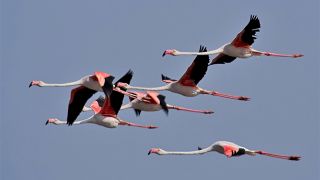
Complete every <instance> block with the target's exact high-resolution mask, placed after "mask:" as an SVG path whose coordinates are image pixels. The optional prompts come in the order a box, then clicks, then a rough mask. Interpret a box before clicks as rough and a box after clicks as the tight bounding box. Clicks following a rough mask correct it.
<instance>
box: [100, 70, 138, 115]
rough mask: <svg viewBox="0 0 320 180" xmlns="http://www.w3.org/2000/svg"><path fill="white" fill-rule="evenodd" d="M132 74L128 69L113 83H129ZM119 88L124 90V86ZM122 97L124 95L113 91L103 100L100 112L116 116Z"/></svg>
mask: <svg viewBox="0 0 320 180" xmlns="http://www.w3.org/2000/svg"><path fill="white" fill-rule="evenodd" d="M132 76H133V72H132V71H131V70H129V71H128V72H127V73H126V74H125V75H124V76H122V77H121V78H120V79H119V80H118V81H117V82H116V83H115V85H117V84H118V83H119V82H122V83H127V84H130V81H131V79H132ZM121 90H123V91H126V89H124V88H121ZM123 98H124V95H123V94H122V93H119V92H117V91H113V92H112V93H111V95H110V98H109V99H108V100H106V101H105V102H104V104H103V107H102V109H101V111H100V114H102V115H105V116H116V115H117V114H118V112H119V110H120V108H121V105H122V101H123Z"/></svg>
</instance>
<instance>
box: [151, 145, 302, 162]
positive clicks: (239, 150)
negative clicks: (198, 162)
mask: <svg viewBox="0 0 320 180" xmlns="http://www.w3.org/2000/svg"><path fill="white" fill-rule="evenodd" d="M211 151H215V152H218V153H220V154H224V155H225V156H226V157H228V158H231V157H234V156H241V155H245V154H246V155H250V156H255V155H256V154H260V155H265V156H269V157H273V158H280V159H286V160H293V161H298V160H300V158H301V157H300V156H285V155H279V154H272V153H268V152H265V151H260V150H249V149H247V148H245V147H242V146H239V145H237V144H235V143H232V142H228V141H217V142H215V143H213V144H212V145H210V146H209V147H207V148H204V149H202V148H200V147H198V150H197V151H186V152H178V151H165V150H163V149H160V148H151V149H150V150H149V152H148V155H150V154H151V153H154V154H158V155H201V154H205V153H208V152H211Z"/></svg>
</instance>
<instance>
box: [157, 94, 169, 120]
mask: <svg viewBox="0 0 320 180" xmlns="http://www.w3.org/2000/svg"><path fill="white" fill-rule="evenodd" d="M157 97H158V99H159V101H160V106H161V108H162V110H163V111H164V112H165V113H166V115H168V114H169V109H168V106H167V103H166V101H165V99H166V97H165V96H164V95H161V94H159V95H158V96H157Z"/></svg>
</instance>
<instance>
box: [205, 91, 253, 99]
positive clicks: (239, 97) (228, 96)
mask: <svg viewBox="0 0 320 180" xmlns="http://www.w3.org/2000/svg"><path fill="white" fill-rule="evenodd" d="M208 94H211V95H213V96H219V97H223V98H229V99H236V100H240V101H249V100H250V98H248V97H245V96H233V95H229V94H222V93H219V92H217V91H211V92H209V93H208Z"/></svg>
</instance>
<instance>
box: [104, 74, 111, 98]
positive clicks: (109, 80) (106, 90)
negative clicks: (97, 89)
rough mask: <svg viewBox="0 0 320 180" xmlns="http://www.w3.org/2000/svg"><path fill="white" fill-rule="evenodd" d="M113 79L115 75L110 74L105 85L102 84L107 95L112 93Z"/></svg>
mask: <svg viewBox="0 0 320 180" xmlns="http://www.w3.org/2000/svg"><path fill="white" fill-rule="evenodd" d="M113 80H114V77H113V76H109V77H107V78H105V82H104V85H103V86H102V90H103V92H104V94H105V95H106V97H110V94H111V93H112V91H113V84H112V81H113Z"/></svg>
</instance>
